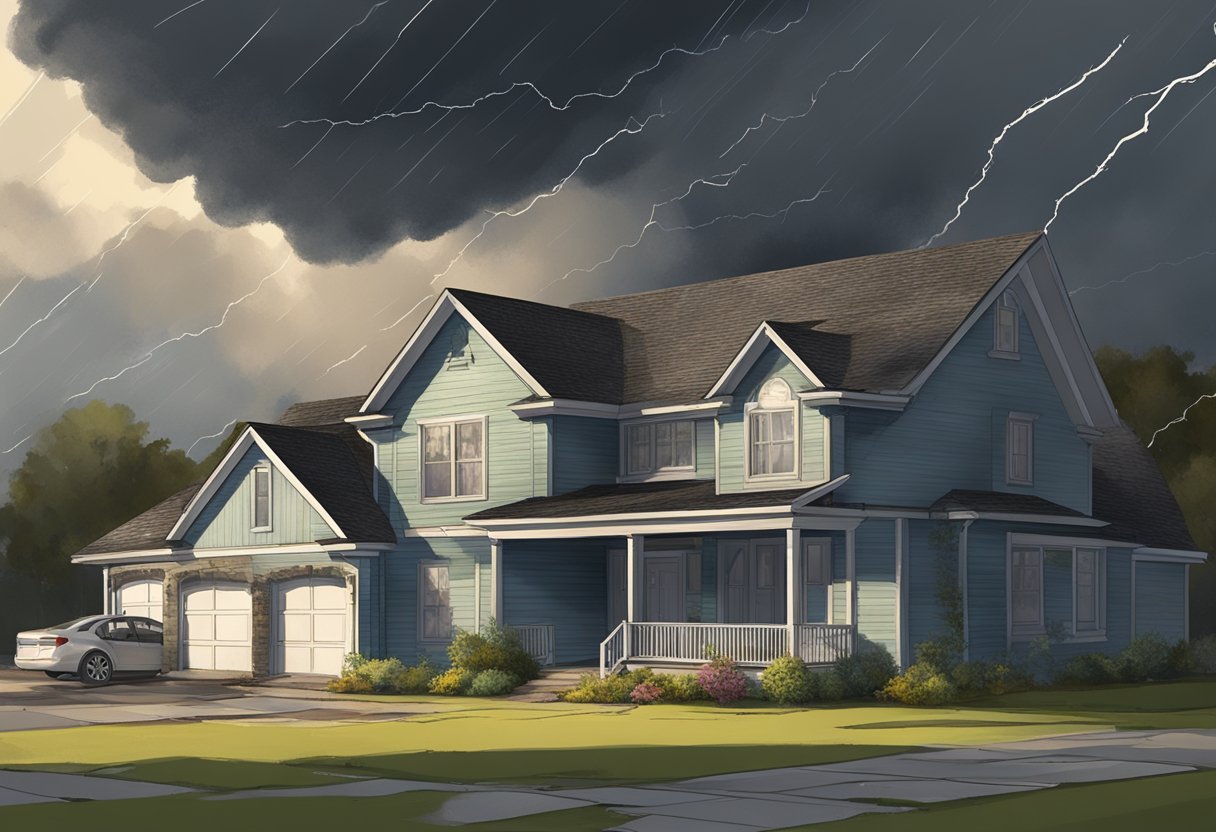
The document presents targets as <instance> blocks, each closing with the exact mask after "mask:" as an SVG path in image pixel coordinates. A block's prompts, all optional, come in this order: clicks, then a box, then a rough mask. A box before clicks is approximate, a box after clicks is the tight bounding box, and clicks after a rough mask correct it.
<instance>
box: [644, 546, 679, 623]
mask: <svg viewBox="0 0 1216 832" xmlns="http://www.w3.org/2000/svg"><path fill="white" fill-rule="evenodd" d="M682 560H683V556H680V557H648V558H646V561H645V563H646V620H647V621H669V622H670V621H683V620H684V610H683V602H684V593H683V589H684V584H683V581H682V580H681V578H682V576H681V570H680V563H681V561H682Z"/></svg>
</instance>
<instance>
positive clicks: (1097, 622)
mask: <svg viewBox="0 0 1216 832" xmlns="http://www.w3.org/2000/svg"><path fill="white" fill-rule="evenodd" d="M1102 566H1103V564H1102V552H1101V551H1100V550H1098V549H1077V550H1076V552H1075V553H1074V555H1073V631H1074V632H1075V633H1076V635H1078V636H1085V635H1096V634H1099V633H1102V632H1103V631H1105V629H1106V623H1105V622H1104V621H1103V620H1102V615H1103V612H1104V611H1103V609H1102V587H1103V585H1104V584H1105V581H1104V580H1103V575H1102Z"/></svg>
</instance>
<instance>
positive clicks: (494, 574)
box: [478, 537, 506, 627]
mask: <svg viewBox="0 0 1216 832" xmlns="http://www.w3.org/2000/svg"><path fill="white" fill-rule="evenodd" d="M480 603H481V599H478V604H480ZM502 614H503V607H502V541H501V540H499V539H497V538H494V537H492V538H490V618H492V619H494V622H495V623H496V624H497V625H498V626H499V627H502V626H505V624H506V622H505V621H504V620H503V617H502Z"/></svg>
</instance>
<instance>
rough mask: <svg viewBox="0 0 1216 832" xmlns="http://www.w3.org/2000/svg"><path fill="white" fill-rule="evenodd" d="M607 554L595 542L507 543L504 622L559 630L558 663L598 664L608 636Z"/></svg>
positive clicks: (601, 544) (504, 567) (602, 545)
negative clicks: (601, 645) (553, 626)
mask: <svg viewBox="0 0 1216 832" xmlns="http://www.w3.org/2000/svg"><path fill="white" fill-rule="evenodd" d="M607 552H608V547H607V545H606V543H605V542H604V541H597V540H561V541H539V540H538V541H515V540H511V541H507V542H506V543H505V544H504V551H503V556H502V557H503V584H502V591H503V605H504V607H505V609H504V610H503V617H504V618H505V619H506V621H505V623H507V624H553V625H555V626H556V639H557V641H556V645H555V648H556V653H557V656H556V660H557V662H558V663H559V664H563V663H570V662H583V661H587V660H590V659H593V658H594V659H596V661H598V657H599V646H600V642H601V641H603V639H604V638H605V637H606V636H607V635H608V631H609V627H608V555H607Z"/></svg>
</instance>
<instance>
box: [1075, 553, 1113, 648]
mask: <svg viewBox="0 0 1216 832" xmlns="http://www.w3.org/2000/svg"><path fill="white" fill-rule="evenodd" d="M1081 549H1088V550H1090V551H1092V552H1094V553H1095V558H1094V589H1095V590H1096V592H1097V596H1096V597H1095V598H1094V625H1095V626H1094V628H1093V629H1092V630H1086V631H1085V632H1084V633H1081V632H1079V631H1078V630H1077V601H1078V600H1079V599H1080V592H1079V589H1080V584H1079V583H1078V582H1077V566H1078V562H1079V561H1080V558H1078V557H1077V553H1078V551H1079V550H1081ZM1069 641H1076V642H1080V641H1106V550H1105V549H1103V548H1101V547H1099V546H1074V547H1072V636H1071V638H1070V639H1069Z"/></svg>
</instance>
